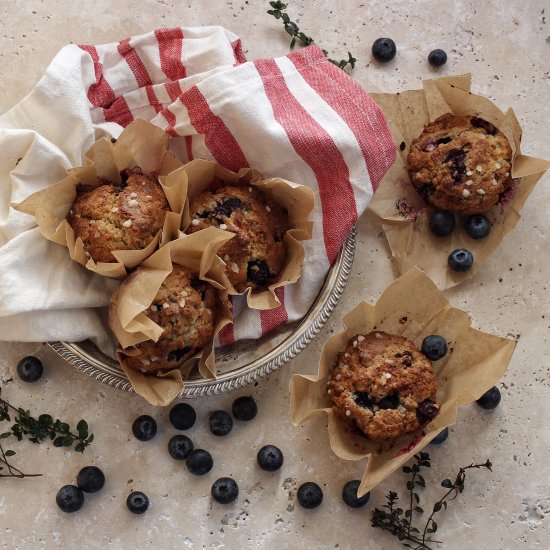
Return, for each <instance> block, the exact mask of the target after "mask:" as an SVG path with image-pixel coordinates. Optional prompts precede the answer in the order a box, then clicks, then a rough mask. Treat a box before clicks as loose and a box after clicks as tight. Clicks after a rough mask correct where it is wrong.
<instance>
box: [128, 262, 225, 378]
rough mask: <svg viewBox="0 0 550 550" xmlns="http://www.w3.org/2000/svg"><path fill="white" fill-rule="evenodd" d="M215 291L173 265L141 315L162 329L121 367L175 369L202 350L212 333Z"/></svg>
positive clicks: (186, 271)
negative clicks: (139, 352)
mask: <svg viewBox="0 0 550 550" xmlns="http://www.w3.org/2000/svg"><path fill="white" fill-rule="evenodd" d="M215 306H216V291H215V290H214V288H213V287H211V286H210V285H209V284H208V283H206V282H204V281H200V280H199V279H197V278H196V276H195V275H193V273H191V271H189V270H188V269H186V268H184V267H181V266H179V265H176V264H174V267H173V270H172V273H170V275H168V277H166V279H164V282H163V283H162V285H161V287H160V289H159V291H158V292H157V294H156V296H155V299H154V300H153V303H152V304H151V306H150V307H149V308H148V309H147V310H146V311H144V313H145V315H147V317H149V318H150V319H152V320H153V321H154V322H155V323H157V325H159V326H160V327H162V328H163V329H164V331H163V333H162V335H161V337H160V338H159V340H158V341H157V342H154V341H152V340H148V341H146V342H142V343H140V344H138V345H137V346H135V347H136V348H137V349H139V350H140V351H141V354H140V355H139V356H135V357H132V356H127V357H126V359H125V364H126V365H128V366H129V367H131V368H134V369H137V370H141V371H142V372H151V371H156V370H158V369H172V368H177V367H179V366H181V365H183V363H184V362H185V361H187V359H189V358H190V357H193V355H195V353H197V352H198V351H200V350H201V349H203V348H204V347H205V346H206V345H207V344H208V342H209V341H210V340H211V338H212V336H213V333H214V312H215Z"/></svg>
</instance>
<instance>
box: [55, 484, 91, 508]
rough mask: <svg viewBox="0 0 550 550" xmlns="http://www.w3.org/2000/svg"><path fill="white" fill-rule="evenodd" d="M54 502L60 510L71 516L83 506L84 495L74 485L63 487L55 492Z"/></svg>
mask: <svg viewBox="0 0 550 550" xmlns="http://www.w3.org/2000/svg"><path fill="white" fill-rule="evenodd" d="M55 502H57V505H58V506H59V508H61V510H63V511H64V512H67V514H71V513H72V512H76V511H77V510H80V508H82V505H83V504H84V493H83V492H82V489H80V488H78V487H77V486H76V485H64V486H63V487H61V489H59V491H57V495H56V497H55Z"/></svg>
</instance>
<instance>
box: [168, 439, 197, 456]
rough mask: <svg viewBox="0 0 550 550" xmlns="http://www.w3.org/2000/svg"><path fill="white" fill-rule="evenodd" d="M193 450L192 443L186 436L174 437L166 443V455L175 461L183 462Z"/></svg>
mask: <svg viewBox="0 0 550 550" xmlns="http://www.w3.org/2000/svg"><path fill="white" fill-rule="evenodd" d="M192 450H193V442H192V441H191V440H190V439H189V438H188V437H187V436H186V435H175V436H174V437H172V438H171V439H170V441H169V442H168V453H169V454H170V456H171V457H172V458H174V459H176V460H185V459H186V458H187V456H188V455H189V453H190V452H191V451H192Z"/></svg>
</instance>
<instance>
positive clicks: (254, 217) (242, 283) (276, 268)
mask: <svg viewBox="0 0 550 550" xmlns="http://www.w3.org/2000/svg"><path fill="white" fill-rule="evenodd" d="M189 214H190V216H191V225H190V226H189V227H188V229H187V232H188V233H194V232H196V231H200V230H201V229H205V228H206V227H212V226H213V227H219V228H220V229H224V230H227V231H231V232H232V233H235V235H236V236H235V237H234V238H233V239H231V240H230V241H229V242H228V243H227V244H225V245H224V246H223V247H222V248H221V249H220V251H219V252H218V256H219V257H220V258H222V259H223V260H224V261H225V263H226V266H227V267H226V275H227V277H228V278H229V281H230V282H231V284H232V285H233V287H234V288H235V289H236V290H237V292H242V291H243V290H245V289H246V288H247V287H250V288H252V289H253V290H263V289H265V288H266V287H267V286H269V285H270V284H271V283H273V282H275V281H277V277H278V275H279V273H280V271H281V269H282V268H283V266H284V262H285V259H286V247H285V244H284V241H283V236H284V234H285V232H286V231H287V229H288V216H287V213H286V211H285V210H284V209H283V208H281V207H280V206H279V205H277V204H276V203H275V202H274V201H272V200H271V199H270V198H269V197H267V196H266V195H265V194H264V193H262V192H261V191H260V190H258V189H257V188H256V187H253V186H250V187H237V186H231V185H223V186H221V187H218V188H217V189H214V190H212V191H206V192H204V193H202V194H200V195H198V196H197V197H194V198H193V199H191V201H190V205H189Z"/></svg>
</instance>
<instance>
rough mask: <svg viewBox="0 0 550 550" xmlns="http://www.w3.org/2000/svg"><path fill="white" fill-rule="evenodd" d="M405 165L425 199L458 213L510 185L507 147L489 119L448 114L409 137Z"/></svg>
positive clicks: (487, 202) (485, 204) (490, 201)
mask: <svg viewBox="0 0 550 550" xmlns="http://www.w3.org/2000/svg"><path fill="white" fill-rule="evenodd" d="M407 168H408V171H409V176H410V179H411V182H412V184H413V185H414V187H415V188H416V190H417V191H418V192H419V193H420V195H421V196H422V197H423V198H424V199H425V200H426V201H427V202H429V203H431V204H432V205H434V206H436V207H437V208H441V209H444V210H450V211H451V212H456V213H459V214H479V213H483V212H486V211H487V210H489V209H490V208H491V207H493V206H494V205H495V204H496V203H497V202H498V200H499V198H500V197H501V195H502V194H503V193H504V192H505V191H507V190H508V189H509V188H510V187H511V185H512V178H511V171H512V148H511V147H510V143H509V142H508V140H507V139H506V137H505V136H504V134H502V132H500V131H499V130H498V129H497V128H495V127H494V126H493V125H492V124H490V123H489V122H487V121H485V120H483V119H481V118H478V117H475V116H454V115H451V114H447V115H443V116H441V117H439V118H438V119H437V120H435V121H434V122H432V123H430V124H428V125H427V126H426V127H425V128H424V131H423V132H422V134H421V135H420V136H419V137H417V138H416V139H414V140H413V142H412V143H411V147H410V150H409V155H408V158H407Z"/></svg>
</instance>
